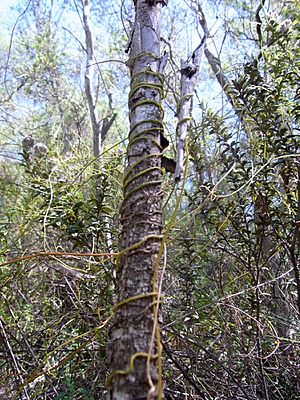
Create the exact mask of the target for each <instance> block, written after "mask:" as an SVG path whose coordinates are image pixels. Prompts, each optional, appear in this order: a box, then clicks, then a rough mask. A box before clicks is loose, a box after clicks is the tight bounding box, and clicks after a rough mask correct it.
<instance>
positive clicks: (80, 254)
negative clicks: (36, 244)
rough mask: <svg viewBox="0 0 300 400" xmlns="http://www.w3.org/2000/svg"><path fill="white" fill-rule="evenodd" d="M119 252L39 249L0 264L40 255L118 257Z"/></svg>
mask: <svg viewBox="0 0 300 400" xmlns="http://www.w3.org/2000/svg"><path fill="white" fill-rule="evenodd" d="M118 255H119V253H74V252H73V253H72V252H64V251H39V252H37V253H34V254H29V255H28V256H20V257H16V258H13V259H12V260H9V261H5V262H4V263H1V264H0V267H5V266H6V265H10V264H15V263H17V262H21V261H26V260H31V259H33V258H38V257H48V256H57V257H66V256H72V257H117V256H118Z"/></svg>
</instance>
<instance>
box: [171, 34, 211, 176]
mask: <svg viewBox="0 0 300 400" xmlns="http://www.w3.org/2000/svg"><path fill="white" fill-rule="evenodd" d="M205 41H206V36H204V37H203V39H202V40H201V43H200V44H199V46H198V47H197V48H196V49H195V50H194V52H193V54H192V56H191V57H190V59H187V60H186V61H183V60H181V70H180V71H181V83H180V99H179V102H178V105H177V116H178V123H177V128H176V134H177V138H178V146H177V162H176V169H175V180H177V181H178V180H180V178H181V174H182V171H183V164H184V146H185V141H186V137H187V133H188V128H189V124H190V121H191V111H192V98H193V92H194V88H195V85H196V82H197V79H198V76H199V71H200V62H201V56H202V53H203V49H204V46H205Z"/></svg>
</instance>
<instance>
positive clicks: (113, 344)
mask: <svg viewBox="0 0 300 400" xmlns="http://www.w3.org/2000/svg"><path fill="white" fill-rule="evenodd" d="M134 3H135V11H136V13H135V22H134V29H133V33H132V38H131V42H130V46H129V48H130V54H129V60H128V62H127V65H128V67H129V68H130V74H131V91H130V94H129V101H128V105H129V119H130V131H129V144H128V149H127V166H126V169H125V172H124V187H123V193H124V199H123V204H122V207H121V218H120V220H121V223H122V231H121V234H120V239H119V249H120V256H119V257H118V270H117V281H118V287H117V305H118V306H117V307H116V311H115V318H114V321H113V324H112V326H111V332H110V343H109V345H108V357H109V366H110V373H111V375H110V377H109V379H108V383H109V386H110V387H109V389H110V399H112V400H133V399H141V400H143V399H144V400H154V399H160V398H161V393H160V392H161V390H160V388H159V389H158V390H153V389H154V388H155V386H156V385H157V383H158V382H160V379H159V376H158V375H159V372H158V369H159V368H158V364H159V362H158V351H157V349H158V346H160V343H158V342H159V340H157V336H158V335H156V338H155V340H154V345H153V346H151V343H152V342H153V332H154V321H155V316H154V314H153V308H154V307H155V305H156V304H157V292H156V283H157V282H153V280H154V281H155V280H156V279H157V275H156V271H155V269H156V266H157V263H158V262H159V251H160V248H161V246H162V235H161V232H162V206H163V194H162V188H161V183H162V169H161V158H162V154H161V150H162V145H161V137H162V132H161V131H162V129H163V123H162V120H163V109H162V106H161V101H162V96H163V76H162V74H161V72H162V71H161V69H162V68H161V58H160V15H161V7H162V5H165V2H163V1H159V0H137V1H135V2H134ZM129 48H128V50H129ZM145 216H147V219H146V218H145ZM136 244H138V245H136ZM158 275H159V274H158ZM154 277H156V279H155V278H154ZM150 347H151V348H150Z"/></svg>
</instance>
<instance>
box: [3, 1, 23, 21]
mask: <svg viewBox="0 0 300 400" xmlns="http://www.w3.org/2000/svg"><path fill="white" fill-rule="evenodd" d="M18 2H19V0H1V2H0V14H7V13H9V11H10V7H12V6H15V5H16V4H18ZM7 17H8V18H9V15H7Z"/></svg>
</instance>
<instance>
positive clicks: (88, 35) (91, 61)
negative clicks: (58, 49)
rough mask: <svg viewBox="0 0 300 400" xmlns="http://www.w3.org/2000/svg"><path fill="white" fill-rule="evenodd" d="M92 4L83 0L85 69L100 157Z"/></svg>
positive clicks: (96, 154)
mask: <svg viewBox="0 0 300 400" xmlns="http://www.w3.org/2000/svg"><path fill="white" fill-rule="evenodd" d="M89 16H90V4H89V0H84V1H83V27H84V32H85V41H86V69H85V76H84V82H85V94H86V97H87V101H88V106H89V111H90V117H91V123H92V129H93V155H94V157H98V156H99V154H100V152H101V147H102V143H101V136H100V123H99V118H98V115H97V111H96V102H95V96H94V87H93V86H94V85H93V80H94V75H95V64H96V61H95V58H94V48H93V38H92V32H91V28H90V21H89Z"/></svg>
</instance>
